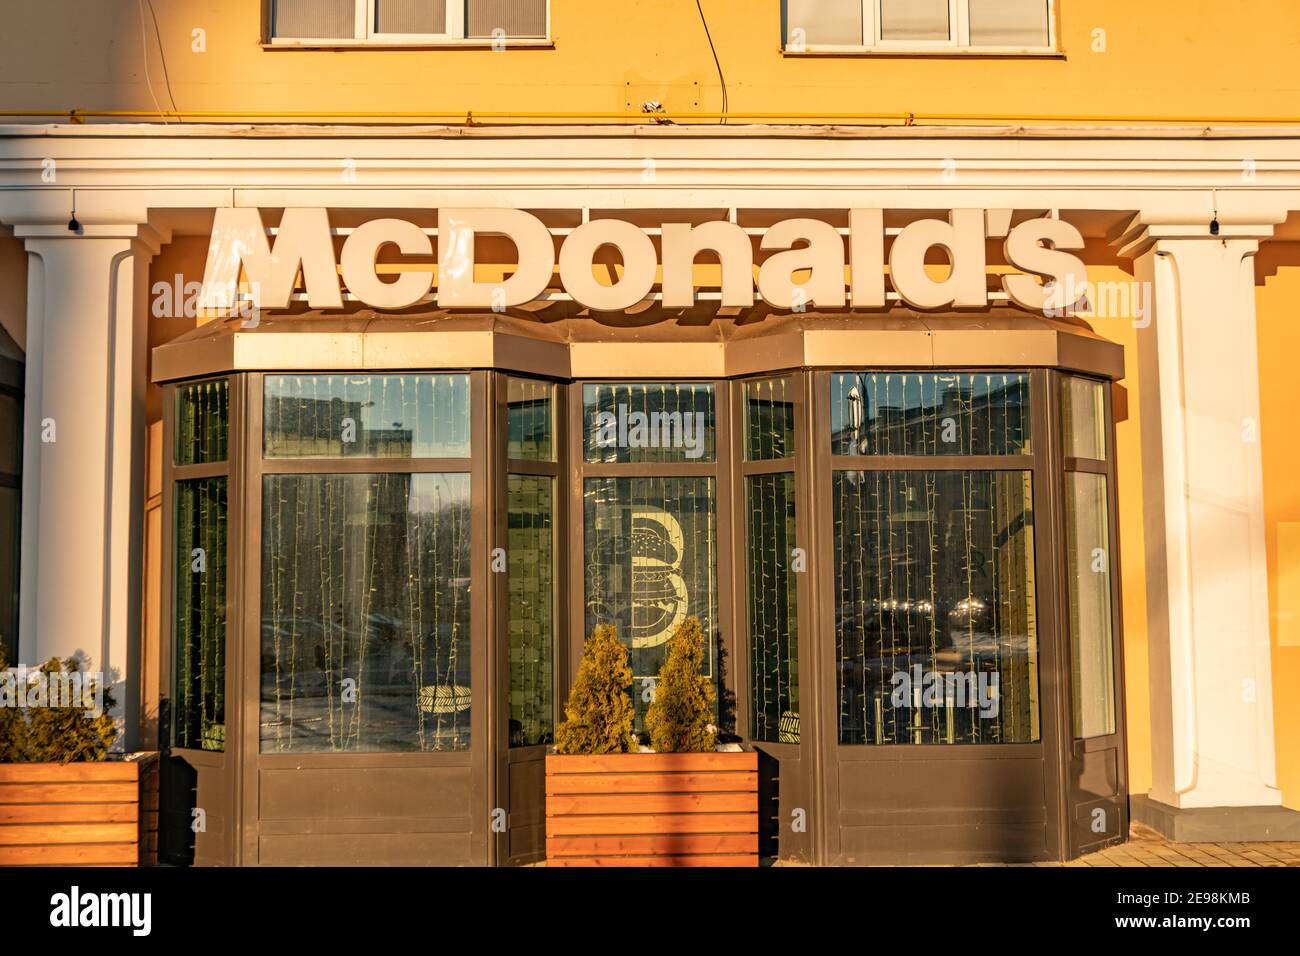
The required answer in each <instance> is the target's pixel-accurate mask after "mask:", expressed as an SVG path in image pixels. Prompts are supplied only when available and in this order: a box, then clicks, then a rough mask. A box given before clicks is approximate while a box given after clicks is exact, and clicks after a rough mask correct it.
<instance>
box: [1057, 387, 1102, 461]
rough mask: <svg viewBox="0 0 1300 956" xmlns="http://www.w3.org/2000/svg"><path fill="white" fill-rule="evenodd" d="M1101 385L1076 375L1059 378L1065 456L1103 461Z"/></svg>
mask: <svg viewBox="0 0 1300 956" xmlns="http://www.w3.org/2000/svg"><path fill="white" fill-rule="evenodd" d="M1103 389H1104V387H1103V385H1102V383H1101V382H1097V381H1094V380H1093V379H1090V378H1079V377H1078V376H1077V375H1066V376H1062V378H1061V418H1062V419H1063V421H1064V423H1065V427H1064V432H1065V457H1066V458H1092V459H1095V460H1097V461H1105V460H1106V393H1105V391H1104V390H1103Z"/></svg>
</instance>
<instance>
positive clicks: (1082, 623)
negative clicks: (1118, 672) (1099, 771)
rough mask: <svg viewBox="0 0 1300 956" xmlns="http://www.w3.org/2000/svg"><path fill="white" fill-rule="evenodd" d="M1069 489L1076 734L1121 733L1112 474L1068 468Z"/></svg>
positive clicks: (1067, 522)
mask: <svg viewBox="0 0 1300 956" xmlns="http://www.w3.org/2000/svg"><path fill="white" fill-rule="evenodd" d="M1065 494H1066V499H1065V507H1066V516H1065V535H1066V548H1067V549H1068V558H1069V565H1068V567H1069V575H1070V577H1069V590H1070V657H1071V663H1072V666H1073V674H1074V694H1073V696H1074V735H1075V736H1076V737H1100V736H1104V735H1106V734H1113V733H1114V732H1115V662H1114V651H1113V647H1112V637H1111V613H1110V612H1111V604H1110V543H1109V538H1110V531H1109V525H1108V517H1107V510H1106V476H1105V475H1094V474H1089V473H1085V472H1078V471H1073V472H1067V473H1066V476H1065Z"/></svg>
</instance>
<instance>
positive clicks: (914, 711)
mask: <svg viewBox="0 0 1300 956" xmlns="http://www.w3.org/2000/svg"><path fill="white" fill-rule="evenodd" d="M832 490H833V496H834V498H833V502H832V504H833V509H834V548H835V559H836V560H835V595H836V607H835V650H836V665H837V666H836V681H837V686H838V692H839V697H838V708H839V742H840V743H841V744H904V743H912V744H940V743H947V744H953V743H1025V742H1031V741H1036V740H1038V739H1039V713H1038V710H1039V708H1038V636H1037V626H1036V608H1035V606H1034V594H1035V580H1034V539H1033V504H1032V497H1031V473H1030V472H1028V471H837V472H835V473H834V479H833V489H832Z"/></svg>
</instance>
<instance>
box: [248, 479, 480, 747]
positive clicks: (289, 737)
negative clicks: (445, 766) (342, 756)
mask: <svg viewBox="0 0 1300 956" xmlns="http://www.w3.org/2000/svg"><path fill="white" fill-rule="evenodd" d="M262 509H263V526H262V716H261V741H262V752H263V753H304V752H313V751H352V752H365V751H408V750H417V751H428V750H466V749H468V748H469V742H470V479H469V475H467V474H417V475H411V474H356V475H343V474H322V475H267V476H266V477H264V478H263V484H262Z"/></svg>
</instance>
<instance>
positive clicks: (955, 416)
mask: <svg viewBox="0 0 1300 956" xmlns="http://www.w3.org/2000/svg"><path fill="white" fill-rule="evenodd" d="M1029 432H1030V409H1029V375H1028V374H1026V373H1023V372H974V373H967V372H960V373H959V372H939V373H935V372H839V373H836V374H834V375H832V376H831V451H832V452H833V453H834V454H836V455H1028V454H1030V453H1031V451H1032V448H1031V446H1030V440H1029Z"/></svg>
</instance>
